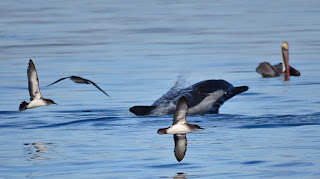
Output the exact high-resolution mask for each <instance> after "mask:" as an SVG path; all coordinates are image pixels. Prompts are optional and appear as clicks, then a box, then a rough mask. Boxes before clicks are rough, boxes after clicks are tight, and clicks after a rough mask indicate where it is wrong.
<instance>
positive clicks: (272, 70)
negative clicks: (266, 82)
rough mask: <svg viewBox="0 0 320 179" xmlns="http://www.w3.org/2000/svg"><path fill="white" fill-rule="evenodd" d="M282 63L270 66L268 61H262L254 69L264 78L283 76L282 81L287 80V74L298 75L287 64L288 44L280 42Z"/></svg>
mask: <svg viewBox="0 0 320 179" xmlns="http://www.w3.org/2000/svg"><path fill="white" fill-rule="evenodd" d="M281 53H282V63H279V64H277V65H273V66H271V65H270V63H268V62H262V63H260V64H259V66H258V67H257V68H256V71H257V72H258V73H259V74H261V75H262V77H264V78H269V77H275V76H282V75H283V76H284V81H289V76H300V72H299V71H298V70H296V69H294V68H293V67H291V66H289V44H288V43H287V42H282V44H281Z"/></svg>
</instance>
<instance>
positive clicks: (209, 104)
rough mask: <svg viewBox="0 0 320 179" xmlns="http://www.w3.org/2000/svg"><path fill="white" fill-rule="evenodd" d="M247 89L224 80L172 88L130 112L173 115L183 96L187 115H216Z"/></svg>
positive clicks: (134, 107)
mask: <svg viewBox="0 0 320 179" xmlns="http://www.w3.org/2000/svg"><path fill="white" fill-rule="evenodd" d="M248 89H249V87H248V86H239V87H234V86H233V85H232V84H230V83H228V82H227V81H225V80H205V81H201V82H198V83H196V84H194V85H191V86H189V87H187V88H184V89H179V90H177V89H176V88H175V87H173V88H171V89H170V90H169V91H168V92H167V93H166V94H164V95H163V96H162V97H161V98H159V99H158V100H156V101H155V102H154V103H153V104H152V105H151V106H133V107H131V108H130V112H132V113H134V114H135V115H167V114H174V112H175V109H176V104H177V102H178V100H179V99H180V98H181V97H182V96H184V97H185V98H186V99H187V101H188V106H189V110H188V114H207V113H218V112H219V108H220V106H221V105H222V104H223V103H224V102H225V101H227V100H228V99H230V98H232V97H233V96H235V95H237V94H239V93H242V92H245V91H247V90H248Z"/></svg>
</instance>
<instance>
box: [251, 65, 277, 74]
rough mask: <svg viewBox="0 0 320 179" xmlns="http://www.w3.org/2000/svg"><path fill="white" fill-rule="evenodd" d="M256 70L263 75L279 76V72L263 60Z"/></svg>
mask: <svg viewBox="0 0 320 179" xmlns="http://www.w3.org/2000/svg"><path fill="white" fill-rule="evenodd" d="M256 71H257V72H258V73H259V74H261V75H262V76H263V77H274V76H277V72H276V71H275V69H274V68H273V67H272V66H271V65H270V63H268V62H262V63H260V64H259V66H258V67H257V68H256Z"/></svg>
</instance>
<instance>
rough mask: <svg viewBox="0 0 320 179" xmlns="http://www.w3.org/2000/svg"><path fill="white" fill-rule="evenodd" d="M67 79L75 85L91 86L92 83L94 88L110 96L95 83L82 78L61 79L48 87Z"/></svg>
mask: <svg viewBox="0 0 320 179" xmlns="http://www.w3.org/2000/svg"><path fill="white" fill-rule="evenodd" d="M67 78H70V79H71V80H72V81H73V82H75V83H82V84H90V83H91V84H92V85H93V86H95V87H96V88H98V89H99V90H100V91H101V92H102V93H104V94H105V95H107V96H109V95H108V94H107V93H106V92H105V91H103V90H102V89H101V88H100V87H99V86H98V85H96V84H95V83H94V82H93V81H91V80H88V79H84V78H82V77H80V76H68V77H64V78H60V79H59V80H57V81H55V82H53V83H51V84H50V85H48V86H51V85H53V84H55V83H58V82H59V81H62V80H64V79H67ZM48 86H47V87H48ZM109 97H110V96H109Z"/></svg>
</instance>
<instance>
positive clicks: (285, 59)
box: [282, 47, 290, 81]
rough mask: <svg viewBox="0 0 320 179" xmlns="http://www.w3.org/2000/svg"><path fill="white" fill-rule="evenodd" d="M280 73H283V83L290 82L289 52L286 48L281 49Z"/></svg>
mask: <svg viewBox="0 0 320 179" xmlns="http://www.w3.org/2000/svg"><path fill="white" fill-rule="evenodd" d="M282 72H283V73H284V81H289V80H290V78H289V77H290V67H289V52H288V49H287V48H283V47H282Z"/></svg>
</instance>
